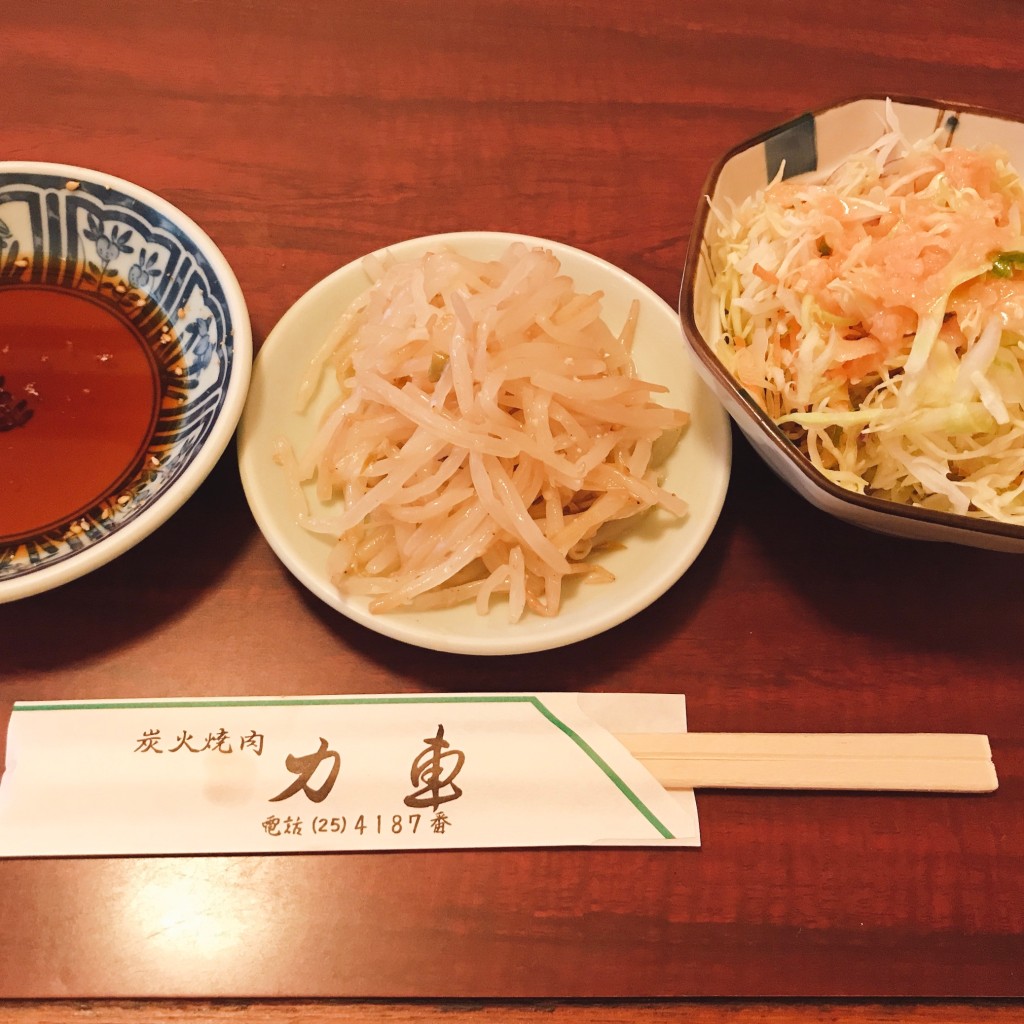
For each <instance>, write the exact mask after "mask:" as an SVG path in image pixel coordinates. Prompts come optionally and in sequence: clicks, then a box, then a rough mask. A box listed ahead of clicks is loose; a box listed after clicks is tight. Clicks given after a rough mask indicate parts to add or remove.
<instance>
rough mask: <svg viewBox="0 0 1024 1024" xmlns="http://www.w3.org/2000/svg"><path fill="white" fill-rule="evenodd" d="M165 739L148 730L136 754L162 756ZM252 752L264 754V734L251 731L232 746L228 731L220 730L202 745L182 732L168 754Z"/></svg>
mask: <svg viewBox="0 0 1024 1024" xmlns="http://www.w3.org/2000/svg"><path fill="white" fill-rule="evenodd" d="M162 742H163V739H162V737H161V735H160V730H159V729H147V730H146V731H145V732H143V734H142V735H141V736H140V737H138V738H137V739H136V741H135V750H134V753H136V754H162V753H164V749H163V747H161V746H160V744H161V743H162ZM242 750H251V751H252V752H253V753H254V754H255V755H256V756H257V757H259V756H260V755H262V753H263V734H262V733H258V732H256V730H255V729H251V730H250V731H249V733H248V735H242V736H239V737H238V745H237V746H234V745H233V744H232V737H231V736H229V735H228V733H227V730H226V729H223V728H221V729H218V730H217V731H216V732H210V733H207V736H206V739H205V740H203V741H202V742H201V743H200V742H198V741H196V738H195V736H194V735H193V734H192V733H190V732H189V731H188V729H182V731H181V732H180V733H179V734H178V735H177V736H176V737H175V740H174V746H172V747H168V748H167V753H168V754H177V753H178V752H179V751H187V752H188V753H190V754H202V753H203V752H204V751H212V752H213V753H218V754H230V753H232V752H233V751H242Z"/></svg>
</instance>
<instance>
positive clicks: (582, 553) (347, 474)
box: [276, 243, 689, 622]
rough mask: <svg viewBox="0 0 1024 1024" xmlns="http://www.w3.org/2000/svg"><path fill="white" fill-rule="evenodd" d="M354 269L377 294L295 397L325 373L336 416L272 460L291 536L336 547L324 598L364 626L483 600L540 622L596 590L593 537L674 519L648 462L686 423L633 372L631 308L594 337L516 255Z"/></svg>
mask: <svg viewBox="0 0 1024 1024" xmlns="http://www.w3.org/2000/svg"><path fill="white" fill-rule="evenodd" d="M366 266H367V269H368V272H370V273H372V274H373V275H374V276H376V278H377V280H376V283H375V284H373V285H372V287H370V288H369V289H368V290H367V291H366V292H365V293H363V294H362V295H361V296H360V297H359V298H358V299H356V301H355V302H354V303H353V304H352V305H351V306H350V307H349V309H347V310H345V311H344V313H343V314H342V316H341V317H340V319H339V321H338V328H337V330H336V331H335V332H334V335H333V337H332V338H331V339H330V340H329V342H328V343H327V344H326V345H324V346H321V347H320V349H319V350H318V352H317V354H316V357H315V359H314V362H313V365H311V367H310V370H309V373H308V374H307V376H306V377H305V379H304V380H303V382H302V386H301V389H300V402H304V403H305V402H308V401H309V400H310V398H311V396H312V395H313V394H314V392H315V391H316V388H317V385H318V381H319V380H320V377H321V375H322V374H323V373H325V372H326V371H328V370H333V383H332V385H331V386H332V387H333V386H336V387H337V389H338V394H337V397H336V400H335V401H334V402H333V404H332V405H331V407H330V408H329V409H328V410H327V411H326V413H325V414H324V416H323V418H322V420H321V425H320V427H319V429H318V430H317V432H316V434H315V437H314V441H313V443H312V446H311V448H310V450H309V451H308V452H305V453H303V454H302V456H301V457H300V458H296V457H295V455H294V454H293V453H292V452H291V450H290V449H289V448H288V447H287V445H286V444H285V443H283V442H282V443H281V444H279V446H278V450H277V453H276V458H277V460H278V462H279V463H280V464H281V465H282V466H283V467H284V468H285V470H286V472H287V473H288V475H289V478H290V487H291V493H292V496H293V501H294V502H295V505H296V509H297V512H296V514H297V517H298V519H299V521H300V522H301V524H302V525H303V526H304V527H305V528H307V529H309V530H311V531H312V532H315V533H319V534H326V535H328V536H331V537H332V538H334V540H335V542H336V543H335V546H334V548H333V550H332V552H331V555H330V557H329V559H328V571H329V573H330V575H331V579H332V580H333V582H334V583H335V584H336V585H337V586H338V587H339V589H340V590H342V591H343V592H346V593H358V594H368V595H370V609H371V611H374V612H387V611H393V610H396V609H399V608H405V607H413V608H438V607H447V606H451V605H454V604H459V603H463V602H473V603H475V606H476V609H477V611H479V612H480V613H481V614H486V613H487V612H488V611H489V609H490V607H491V602H492V598H493V597H494V596H495V595H498V594H502V595H505V597H506V603H507V609H508V617H509V619H510V621H513V622H515V621H518V620H519V619H520V618H521V616H522V615H523V614H524V613H525V612H526V611H531V612H534V613H536V614H540V615H545V616H552V615H555V614H556V613H557V612H558V610H559V607H560V605H561V600H562V592H563V581H564V579H565V578H566V577H570V576H582V577H583V578H584V579H585V580H588V581H608V580H610V579H613V578H614V577H612V575H611V574H610V573H609V572H608V571H607V570H606V569H603V568H602V567H600V566H599V565H597V564H596V563H595V562H593V561H592V557H593V555H594V553H595V552H596V551H598V550H599V549H600V547H601V546H602V545H603V544H606V543H608V542H609V541H608V540H607V538H606V537H605V536H604V535H603V532H602V531H605V527H607V526H608V524H609V523H612V522H613V521H621V520H628V519H629V518H631V517H633V516H637V515H639V514H640V513H642V512H645V511H646V510H647V509H649V508H651V507H652V506H655V505H659V506H661V507H663V508H665V509H666V510H668V511H669V512H670V513H672V514H673V515H676V516H680V517H683V516H685V515H686V514H687V506H686V503H685V502H684V501H683V500H682V499H681V498H679V497H677V496H676V495H674V494H671V493H670V492H668V491H667V490H665V489H664V488H663V487H662V482H661V480H660V478H659V466H658V465H657V464H656V460H655V457H654V453H655V452H663V451H664V449H665V448H666V445H665V440H668V442H669V445H668V447H671V444H672V443H674V441H675V440H677V439H678V437H679V434H680V433H681V431H682V429H683V428H684V427H685V426H686V424H687V423H688V421H689V416H688V414H687V413H685V412H683V411H681V410H676V409H669V408H665V407H663V406H661V405H659V404H657V402H656V401H655V400H654V398H653V395H655V394H656V393H659V392H664V391H665V388H663V387H661V386H659V385H656V384H652V383H647V382H644V381H642V380H639V379H637V378H636V376H635V375H634V372H633V368H632V362H631V359H630V355H629V353H630V350H631V343H632V336H633V333H634V331H635V329H636V319H637V304H634V307H633V309H632V310H631V311H630V315H629V318H628V319H627V322H626V324H625V326H624V328H623V330H622V332H621V334H620V335H615V334H613V333H612V331H611V330H610V329H609V328H608V326H607V325H606V324H605V323H604V321H603V320H602V319H601V302H600V299H601V295H600V293H595V294H592V295H587V294H582V293H578V292H577V291H576V289H575V286H574V284H573V282H572V280H571V278H569V277H568V276H566V275H564V274H563V273H562V272H561V267H560V264H559V261H558V260H557V258H556V257H555V256H554V255H553V254H552V253H551V252H549V251H547V250H544V249H540V248H534V249H531V248H529V247H527V246H526V245H524V244H522V243H513V244H512V245H510V246H509V248H508V249H507V250H506V252H505V253H504V254H503V255H502V256H501V257H500V258H499V259H497V260H493V261H489V262H480V261H476V260H471V259H469V258H467V257H465V256H462V255H459V254H458V253H456V252H452V251H449V250H442V251H439V252H433V253H428V254H427V255H425V256H423V257H421V258H419V259H415V260H408V261H403V262H395V261H393V260H391V259H390V258H389V257H385V258H384V259H383V260H382V261H375V262H374V263H373V264H366ZM309 484H312V485H313V487H314V489H315V494H316V497H317V500H318V503H320V504H321V505H322V506H323V507H322V508H321V509H320V510H319V511H318V512H317V513H315V514H314V513H313V512H311V511H310V509H309V507H308V504H306V502H305V498H304V491H303V485H309ZM605 532H607V531H605ZM627 542H628V541H627Z"/></svg>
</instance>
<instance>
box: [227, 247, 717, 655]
mask: <svg viewBox="0 0 1024 1024" xmlns="http://www.w3.org/2000/svg"><path fill="white" fill-rule="evenodd" d="M515 241H521V242H524V243H526V244H527V245H530V246H543V247H544V248H546V249H549V250H551V251H552V252H553V253H554V255H555V256H556V257H557V258H558V259H559V261H560V262H561V264H562V269H563V270H564V271H565V272H566V273H567V274H569V275H570V276H571V277H572V278H573V280H574V281H575V283H576V286H577V288H579V289H580V290H582V291H598V290H600V291H601V292H603V293H604V301H603V315H604V319H605V321H606V322H607V323H608V325H609V326H610V327H611V329H612V330H613V331H617V330H618V329H619V328H620V327H621V325H622V323H623V322H624V320H625V318H626V315H627V312H628V310H629V306H630V303H631V302H632V301H633V300H634V299H637V300H639V302H640V317H639V321H638V327H637V334H636V339H635V342H634V362H635V364H636V369H637V373H638V375H639V376H640V377H641V378H643V379H645V380H650V381H654V382H658V383H661V384H664V385H665V386H667V387H668V389H669V391H668V394H667V395H661V396H659V401H660V402H661V403H662V404H664V405H674V406H676V407H678V408H682V409H686V410H687V411H688V412H689V413H690V415H691V422H690V424H689V426H688V427H687V428H686V431H685V433H684V434H683V437H682V439H681V440H680V442H679V444H678V445H677V447H676V448H675V450H674V451H673V452H672V454H671V455H670V456H669V457H668V459H667V461H666V469H667V476H666V481H665V486H666V487H667V488H668V489H669V490H671V491H673V492H674V493H676V494H678V495H679V496H680V497H682V498H683V499H684V500H685V501H686V502H687V503H688V504H689V509H690V511H689V515H688V516H687V517H686V519H684V520H677V519H676V518H675V517H673V516H671V515H669V514H668V513H665V512H663V511H662V510H661V509H655V510H652V512H650V513H648V514H647V515H646V516H644V517H642V518H641V519H639V520H638V522H637V523H636V524H635V525H632V526H631V527H630V528H629V530H628V532H626V533H625V534H624V535H623V537H622V540H623V545H622V547H620V548H616V549H614V550H609V551H607V552H605V553H603V554H602V555H601V557H600V562H601V564H602V565H604V566H606V567H607V568H608V569H609V570H610V571H611V572H612V573H614V575H615V580H614V582H611V583H601V584H579V585H577V586H574V587H567V588H566V592H565V593H564V595H563V601H562V607H561V610H560V611H559V613H558V615H557V616H555V617H553V618H544V617H542V616H539V615H535V614H532V613H530V612H529V611H527V612H526V613H525V614H524V615H523V617H522V619H521V620H520V621H519V622H518V623H510V622H509V621H508V617H507V615H506V606H505V605H504V603H503V602H501V601H500V600H494V601H492V604H491V611H490V614H488V615H478V614H477V612H476V609H475V607H474V606H473V605H472V604H469V605H466V606H461V607H456V608H446V609H440V610H431V611H402V612H391V613H387V614H380V615H377V614H373V613H371V612H370V611H369V610H368V607H367V599H366V598H365V597H358V596H350V595H345V594H342V593H340V592H339V591H338V590H337V588H336V587H335V586H334V585H333V584H332V583H331V581H330V579H329V578H328V576H327V572H326V563H327V555H328V551H329V549H330V547H331V542H330V541H329V540H328V539H325V538H323V537H319V536H316V535H314V534H311V533H309V532H307V531H306V530H305V529H303V528H302V527H301V526H299V525H298V523H297V522H296V521H295V518H294V515H293V511H292V508H291V506H290V504H289V500H288V489H287V485H286V481H285V476H284V471H283V470H282V469H281V468H280V467H279V466H278V465H277V464H276V463H275V461H274V459H273V451H274V446H275V444H276V442H277V441H278V439H279V438H281V437H284V438H287V439H288V440H289V441H290V442H291V444H292V445H293V447H294V448H295V450H296V452H302V451H303V450H304V449H305V446H306V445H307V443H308V442H309V440H310V438H311V437H312V434H313V431H314V430H315V427H316V423H317V421H318V418H319V414H320V412H321V411H322V410H323V408H324V407H325V406H326V405H327V404H328V402H329V400H330V395H329V388H327V387H324V388H321V390H320V392H319V393H318V394H317V396H316V398H315V399H314V401H313V402H312V403H311V406H310V408H309V409H308V410H307V411H306V412H305V413H301V414H300V413H296V412H295V411H294V404H295V395H296V393H297V389H298V386H299V382H300V380H301V379H302V377H303V374H304V373H305V369H306V366H307V364H308V363H309V360H310V359H311V358H312V356H313V354H314V352H315V351H316V350H317V349H318V348H319V346H320V345H321V343H322V341H323V339H324V337H325V335H326V333H327V332H328V331H329V330H330V328H331V327H332V326H333V325H334V323H335V322H336V320H337V317H338V315H339V313H340V312H341V311H342V310H344V309H345V307H346V306H348V304H349V303H350V302H351V301H352V300H353V299H355V298H356V297H357V296H358V295H359V294H360V293H361V292H362V291H363V290H364V289H366V288H367V287H368V286H369V283H370V281H369V278H368V277H367V276H366V273H365V271H364V270H363V266H362V261H361V260H357V261H355V262H353V263H350V264H348V265H347V266H345V267H342V268H341V269H340V270H338V271H336V272H335V273H333V274H331V275H330V276H329V277H327V278H325V279H324V280H323V281H321V282H320V283H319V284H317V285H315V286H314V287H313V288H312V289H310V291H308V292H307V293H306V294H305V295H304V296H303V297H302V298H301V299H299V301H298V302H296V303H295V305H294V306H292V308H291V309H290V310H289V311H288V312H287V313H286V314H285V315H284V317H283V318H282V319H281V321H280V323H278V325H277V326H276V327H275V328H274V330H273V331H272V332H271V334H270V336H269V337H268V338H267V340H266V342H265V343H264V345H263V348H262V349H261V351H260V353H259V355H258V357H257V359H256V363H255V366H254V368H253V376H252V383H251V386H250V390H249V397H248V401H247V403H246V407H245V411H244V412H243V415H242V420H241V424H240V428H239V436H238V457H239V467H240V470H241V476H242V483H243V486H244V487H245V493H246V497H247V498H248V501H249V506H250V508H251V509H252V512H253V515H254V516H255V518H256V522H257V523H258V524H259V527H260V529H261V530H262V531H263V534H264V536H265V537H266V538H267V541H268V542H269V544H270V546H271V547H272V548H273V549H274V551H275V552H276V554H277V555H278V557H279V558H280V559H281V561H282V562H284V564H285V565H286V566H287V567H288V569H289V570H291V572H292V573H294V575H295V576H296V577H297V578H298V579H299V580H300V581H301V582H302V583H303V584H304V585H305V586H306V587H308V588H309V590H310V591H312V592H313V593H314V594H316V596H317V597H319V598H321V599H322V600H323V601H325V602H327V604H329V605H330V606H331V607H333V608H336V609H337V610H338V611H340V612H341V613H342V614H344V615H347V616H348V617H349V618H350V619H353V620H355V621H356V622H359V623H362V624H363V625H364V626H367V627H368V628H370V629H372V630H375V631H376V632H378V633H382V634H384V635H385V636H389V637H393V638H395V639H397V640H402V641H404V642H406V643H409V644H415V645H417V646H419V647H425V648H429V649H431V650H437V651H451V652H456V653H460V654H479V655H497V654H522V653H526V652H530V651H541V650H548V649H550V648H554V647H561V646H564V645H566V644H571V643H575V642H576V641H578V640H583V639H585V638H587V637H590V636H594V635H596V634H598V633H601V632H603V631H604V630H606V629H610V628H611V627H613V626H616V625H618V624H619V623H621V622H624V621H625V620H626V619H628V618H630V617H631V616H633V615H635V614H636V613H637V612H639V611H641V610H642V609H644V608H646V607H647V606H648V605H649V604H651V602H652V601H654V600H656V599H657V598H658V597H660V596H661V595H662V594H663V593H664V592H665V591H666V590H668V588H669V587H671V586H672V584H673V583H675V582H676V581H677V580H678V579H679V578H680V577H681V576H682V575H683V573H684V572H685V571H686V570H687V568H689V566H690V565H691V563H692V562H693V560H694V559H695V558H696V557H697V555H698V553H699V552H700V550H701V549H702V548H703V547H704V544H705V542H706V541H707V539H708V536H709V535H710V533H711V530H712V529H713V528H714V525H715V523H716V522H717V520H718V515H719V512H720V511H721V508H722V502H723V501H724V500H725V492H726V488H727V486H728V481H729V468H730V460H731V436H730V432H729V420H728V417H727V416H726V414H725V412H724V411H723V409H722V407H721V405H720V404H719V403H718V401H717V400H716V399H715V398H714V397H713V396H712V395H711V393H710V391H709V390H708V389H707V388H706V386H705V385H704V384H703V383H702V382H701V380H700V379H699V378H698V376H697V375H696V374H695V373H694V371H693V369H692V366H691V362H690V358H689V356H688V354H687V351H686V347H685V345H684V343H683V339H682V335H681V332H680V326H679V320H678V318H677V316H676V313H675V311H674V310H673V309H672V307H671V306H669V305H668V304H667V303H666V302H664V301H663V300H662V299H661V298H659V297H658V296H657V295H656V294H655V293H654V292H653V291H651V290H650V289H649V288H648V287H647V286H646V285H643V284H641V283H640V282H639V281H636V280H635V279H634V278H632V277H630V276H629V275H628V274H626V273H624V272H623V271H622V270H619V269H618V268H617V267H614V266H612V265H611V264H610V263H606V262H605V261H603V260H600V259H598V258H597V257H595V256H591V255H589V254H588V253H585V252H581V251H580V250H578V249H573V248H571V247H570V246H567V245H562V244H560V243H558V242H551V241H548V240H546V239H541V238H532V237H529V236H525V235H512V234H503V233H497V232H480V231H467V232H458V233H453V234H447V235H432V236H429V237H426V238H416V239H411V240H409V241H406V242H401V243H399V244H397V245H392V246H389V247H388V251H389V252H390V253H391V254H392V255H393V256H394V257H395V258H396V259H409V258H416V257H417V256H421V255H423V254H424V253H425V252H428V251H430V250H435V251H436V250H437V249H439V248H441V247H444V246H447V247H449V248H452V249H455V250H456V251H458V252H460V253H464V254H465V255H467V256H470V257H472V258H475V259H494V258H496V257H498V256H499V255H500V254H501V253H502V252H504V251H505V249H506V248H507V247H508V245H509V244H511V243H512V242H515Z"/></svg>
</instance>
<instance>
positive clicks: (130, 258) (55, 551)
mask: <svg viewBox="0 0 1024 1024" xmlns="http://www.w3.org/2000/svg"><path fill="white" fill-rule="evenodd" d="M19 285H23V286H24V285H39V286H42V287H44V288H48V289H50V290H60V289H71V290H74V291H80V292H87V293H88V298H89V300H90V301H91V302H92V303H94V304H99V305H101V306H104V307H105V308H106V309H108V310H109V311H111V312H112V313H113V314H115V315H116V316H117V317H120V318H121V319H122V321H123V322H127V323H128V324H130V326H131V328H132V330H133V333H134V334H136V335H137V336H138V337H139V339H140V344H141V345H143V346H144V347H146V348H148V351H147V352H146V353H145V358H147V359H150V360H151V361H152V362H153V365H154V366H155V367H156V368H157V369H156V371H155V373H154V377H155V378H156V379H157V380H158V381H159V383H158V384H157V385H156V387H157V388H158V390H159V397H158V398H157V399H156V402H155V411H154V418H155V429H154V430H153V432H152V435H151V437H150V439H149V441H148V444H146V445H145V450H144V451H143V452H142V453H141V457H140V458H139V460H138V464H137V465H136V466H134V467H132V468H129V469H128V471H127V475H126V477H125V479H124V481H123V483H121V485H120V486H119V487H118V489H117V491H116V493H112V494H111V495H109V496H107V497H106V498H104V499H103V500H102V501H99V500H98V501H97V503H96V504H95V506H94V507H90V508H88V509H86V510H84V511H83V510H76V514H75V515H74V518H73V519H71V520H69V521H64V522H59V523H57V524H56V525H53V526H52V527H51V526H49V525H48V526H47V528H46V529H44V530H43V531H42V532H40V533H38V534H37V535H34V536H8V537H7V538H6V539H2V538H0V602H5V601H12V600H15V599H18V598H22V597H27V596H29V595H31V594H36V593H39V592H41V591H44V590H48V589H50V588H52V587H55V586H57V585H59V584H62V583H65V582H67V581H69V580H72V579H74V578H76V577H79V576H81V575H83V574H84V573H87V572H89V571H90V570H92V569H95V568H97V567H98V566H100V565H103V564H104V563H106V562H109V561H110V560H111V559H113V558H115V557H116V556H117V555H119V554H121V553H123V552H124V551H126V550H127V549H128V548H130V547H132V546H133V545H134V544H136V543H138V541H140V540H141V539H142V538H144V537H145V536H147V535H148V534H150V533H151V532H152V531H153V530H154V529H156V527H158V526H159V525H160V524H162V523H163V522H165V521H166V520H167V519H168V517H169V516H170V515H171V514H172V513H174V512H175V511H176V510H177V509H178V508H179V507H180V506H181V505H182V504H183V503H184V502H185V500H186V499H187V498H188V497H189V496H190V495H191V494H192V493H193V492H194V491H195V490H196V488H197V487H198V486H199V484H200V483H201V482H202V481H203V479H204V478H205V477H206V475H207V474H208V473H209V471H210V470H211V469H212V468H213V465H214V464H215V462H216V461H217V459H218V458H219V456H220V455H221V454H222V453H223V451H224V449H225V447H226V446H227V444H228V442H229V441H230V439H231V437H232V435H233V433H234V429H235V426H236V424H237V421H238V418H239V415H240V414H241V411H242V407H243V404H244V401H245V395H246V392H247V389H248V383H249V374H250V369H251V365H252V337H251V333H250V326H249V316H248V312H247V310H246V305H245V300H244V298H243V296H242V292H241V289H240V288H239V286H238V282H237V281H236V279H235V276H234V274H233V273H232V271H231V268H230V267H229V266H228V264H227V261H226V260H225V259H224V257H223V256H222V255H221V253H220V251H219V250H218V249H217V247H216V246H215V245H214V244H213V242H212V241H211V240H210V238H209V237H208V236H207V235H206V233H205V232H203V231H202V230H201V229H200V228H199V227H198V226H197V225H196V224H195V223H194V222H193V221H192V220H190V219H189V218H188V217H186V216H185V215H184V214H183V213H181V212H180V211H179V210H177V209H175V208H174V207H173V206H171V205H170V204H169V203H167V202H166V201H164V200H163V199H161V198H160V197H159V196H156V195H153V194H152V193H150V192H147V191H146V190H144V189H142V188H140V187H138V186H136V185H133V184H131V183H129V182H127V181H122V180H120V179H118V178H114V177H111V176H110V175H108V174H104V173H102V172H99V171H93V170H86V169H85V168H81V167H69V166H63V165H59V164H48V163H35V162H0V290H2V289H4V288H12V287H17V286H19ZM3 352H4V346H3V344H2V339H0V377H3V375H4V365H3V362H4V358H5V357H4V354H3ZM172 352H173V353H174V355H173V357H172V356H171V355H170V353H172ZM19 404H20V405H23V404H24V401H23V400H22V402H21V403H19V402H17V396H16V395H12V394H11V393H10V392H9V391H7V390H5V388H4V386H3V385H0V409H6V410H7V411H8V412H9V413H10V412H11V411H12V410H14V409H16V408H17V407H18V405H19ZM6 419H7V421H8V422H6V423H5V424H0V425H3V426H4V427H5V429H6V430H9V431H10V434H9V435H8V443H9V444H11V443H15V442H14V440H13V439H12V436H11V435H13V434H14V433H15V432H16V431H15V428H16V426H27V427H30V426H31V422H28V423H27V424H23V423H20V422H18V417H17V415H12V416H8V417H6ZM3 437H4V434H0V440H2V439H3ZM0 470H2V467H0ZM0 490H2V488H0ZM3 500H4V495H3V494H2V493H0V501H3Z"/></svg>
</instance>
